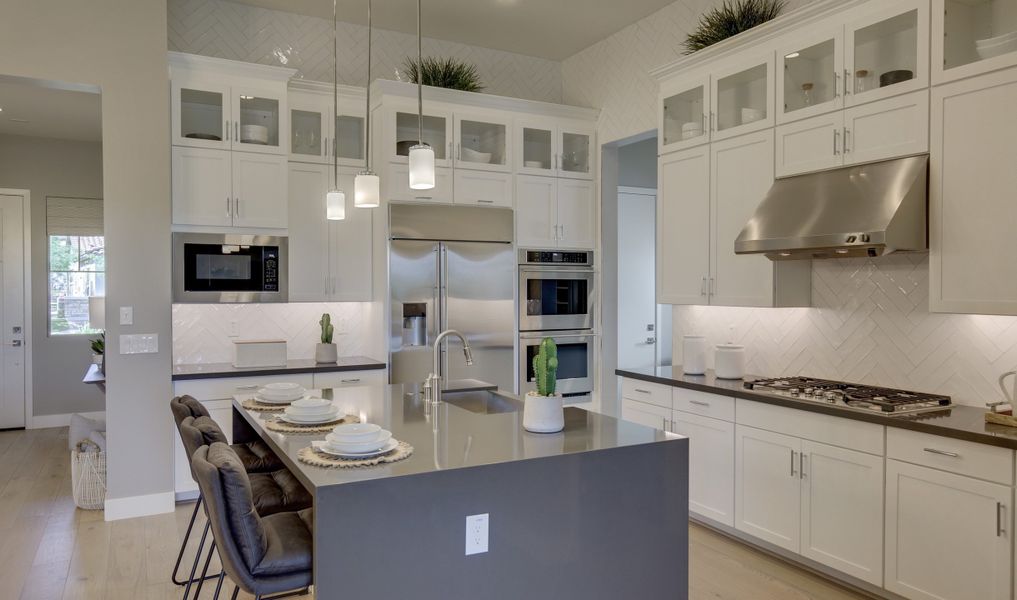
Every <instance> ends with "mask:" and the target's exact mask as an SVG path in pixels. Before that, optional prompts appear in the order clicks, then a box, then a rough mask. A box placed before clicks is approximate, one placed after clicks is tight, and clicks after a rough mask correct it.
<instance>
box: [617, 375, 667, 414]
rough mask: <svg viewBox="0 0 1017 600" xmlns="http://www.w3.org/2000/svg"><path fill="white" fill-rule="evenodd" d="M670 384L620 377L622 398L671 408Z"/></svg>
mask: <svg viewBox="0 0 1017 600" xmlns="http://www.w3.org/2000/svg"><path fill="white" fill-rule="evenodd" d="M671 389H672V388H671V386H669V385H662V384H659V383H650V382H648V381H641V380H639V379H629V378H628V377H624V378H622V398H628V399H629V400H637V401H639V402H646V403H648V404H655V405H657V406H660V407H662V408H666V409H668V410H671V408H672V403H671Z"/></svg>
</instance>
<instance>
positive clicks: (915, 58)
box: [844, 0, 929, 107]
mask: <svg viewBox="0 0 1017 600" xmlns="http://www.w3.org/2000/svg"><path fill="white" fill-rule="evenodd" d="M846 16H848V17H849V18H851V20H850V21H848V22H847V23H846V24H845V29H844V41H845V48H844V69H845V73H844V76H845V81H846V83H847V87H846V90H845V95H844V106H845V107H850V106H855V105H859V104H864V103H866V102H873V101H875V100H882V99H884V98H889V97H890V96H895V95H898V94H905V93H908V92H913V91H915V90H920V89H924V88H927V87H928V86H929V0H893V1H892V2H869V3H867V4H865V5H863V6H861V7H859V8H858V9H857V10H856V11H850V12H849V13H847V14H846ZM852 17H853V18H852ZM894 71H910V76H908V75H907V74H902V76H901V77H898V78H896V79H894V80H886V81H881V78H882V77H883V76H884V75H887V74H888V73H892V72H894Z"/></svg>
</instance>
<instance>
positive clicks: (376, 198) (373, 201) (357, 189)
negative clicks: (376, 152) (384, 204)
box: [353, 170, 381, 208]
mask: <svg viewBox="0 0 1017 600" xmlns="http://www.w3.org/2000/svg"><path fill="white" fill-rule="evenodd" d="M353 188H354V190H353V205H354V206H356V207H357V208H378V207H379V206H381V179H380V178H379V177H378V176H377V175H376V174H375V173H374V171H369V170H368V171H361V172H359V173H357V178H356V179H355V180H354V182H353Z"/></svg>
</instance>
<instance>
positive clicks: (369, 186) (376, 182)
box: [353, 0, 381, 208]
mask: <svg viewBox="0 0 1017 600" xmlns="http://www.w3.org/2000/svg"><path fill="white" fill-rule="evenodd" d="M371 33H372V26H371V0H367V113H366V116H365V118H364V129H365V132H366V133H365V135H364V137H365V138H366V141H365V143H364V160H365V161H366V163H365V168H364V170H363V171H361V172H359V173H357V178H356V179H355V180H354V182H353V188H354V189H353V205H354V206H356V207H357V208H377V207H379V206H381V179H379V178H378V175H377V174H376V173H375V172H374V171H372V170H371Z"/></svg>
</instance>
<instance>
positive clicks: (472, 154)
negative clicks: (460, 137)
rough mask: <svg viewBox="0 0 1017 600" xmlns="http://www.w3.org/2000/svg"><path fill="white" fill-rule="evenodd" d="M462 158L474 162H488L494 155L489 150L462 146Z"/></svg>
mask: <svg viewBox="0 0 1017 600" xmlns="http://www.w3.org/2000/svg"><path fill="white" fill-rule="evenodd" d="M462 153H463V160H465V161H468V162H475V163H489V162H491V157H492V156H494V155H493V154H491V153H490V152H477V151H476V150H474V149H472V148H467V147H466V146H463V147H462Z"/></svg>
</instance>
